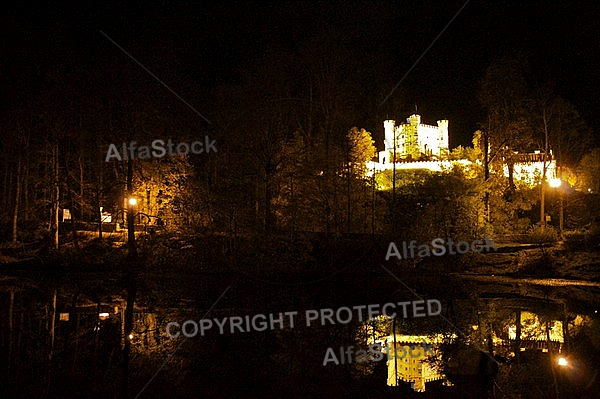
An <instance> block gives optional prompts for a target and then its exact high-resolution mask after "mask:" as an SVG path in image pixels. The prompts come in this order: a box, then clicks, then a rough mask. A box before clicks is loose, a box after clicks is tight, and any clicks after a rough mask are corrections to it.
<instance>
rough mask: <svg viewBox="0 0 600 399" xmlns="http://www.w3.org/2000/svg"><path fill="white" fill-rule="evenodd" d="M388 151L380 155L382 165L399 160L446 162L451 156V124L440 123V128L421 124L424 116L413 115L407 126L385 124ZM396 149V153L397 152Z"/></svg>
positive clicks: (403, 124) (393, 123) (389, 122)
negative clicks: (440, 160) (442, 160)
mask: <svg viewBox="0 0 600 399" xmlns="http://www.w3.org/2000/svg"><path fill="white" fill-rule="evenodd" d="M383 126H384V128H385V140H384V143H385V149H384V150H383V151H380V152H379V163H381V164H387V163H392V162H393V159H394V153H395V155H396V159H397V160H398V159H403V160H409V161H410V160H419V159H421V158H422V157H424V156H426V157H435V158H437V159H446V157H447V156H448V153H449V152H448V121H447V120H446V119H443V120H439V121H437V126H433V125H426V124H423V123H421V115H417V114H413V115H411V116H409V117H408V118H407V119H406V123H402V124H399V125H396V121H394V120H391V119H390V120H386V121H384V122H383ZM394 147H395V150H394Z"/></svg>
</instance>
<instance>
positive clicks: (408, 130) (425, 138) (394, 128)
mask: <svg viewBox="0 0 600 399" xmlns="http://www.w3.org/2000/svg"><path fill="white" fill-rule="evenodd" d="M383 126H384V131H385V138H384V145H385V149H384V150H383V151H380V152H379V159H378V161H377V162H374V161H368V162H367V164H366V176H368V177H370V176H372V175H373V173H379V172H383V171H385V170H392V169H395V170H396V173H402V171H403V170H414V169H426V170H429V171H432V172H442V171H445V170H451V169H452V167H453V165H456V164H458V165H460V166H461V167H463V168H465V169H467V168H468V167H469V165H471V162H470V161H469V160H467V159H461V160H455V161H450V159H449V148H448V120H446V119H442V120H438V121H437V126H433V125H426V124H423V123H421V116H420V115H417V114H413V115H411V116H410V117H408V118H407V120H406V123H402V124H399V125H396V121H394V120H386V121H384V122H383ZM394 157H395V160H396V163H395V164H394ZM503 161H504V165H503V173H504V176H506V177H508V175H509V170H508V165H507V162H506V161H507V160H506V159H503ZM511 162H512V165H513V180H514V181H515V182H519V181H521V182H523V183H525V184H527V185H529V186H534V185H536V184H538V183H539V182H540V180H541V176H542V175H543V167H544V156H543V154H541V153H540V151H535V152H534V153H522V154H521V153H518V152H515V153H514V155H513V156H512V158H511ZM545 162H546V180H548V181H549V180H551V179H554V178H556V161H555V160H554V159H553V156H552V151H550V154H549V155H548V157H547V158H546V160H545ZM492 169H493V167H492Z"/></svg>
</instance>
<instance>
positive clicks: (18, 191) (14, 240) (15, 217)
mask: <svg viewBox="0 0 600 399" xmlns="http://www.w3.org/2000/svg"><path fill="white" fill-rule="evenodd" d="M20 197H21V156H20V155H19V159H18V161H17V189H16V192H15V208H14V212H13V225H12V243H13V245H16V244H17V235H18V234H17V233H18V229H17V224H18V221H19V202H20V199H21V198H20Z"/></svg>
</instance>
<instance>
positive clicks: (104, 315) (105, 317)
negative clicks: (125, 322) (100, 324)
mask: <svg viewBox="0 0 600 399" xmlns="http://www.w3.org/2000/svg"><path fill="white" fill-rule="evenodd" d="M98 316H99V317H100V320H104V319H107V318H108V316H109V314H108V313H106V312H102V313H100V314H98Z"/></svg>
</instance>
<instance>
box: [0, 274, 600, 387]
mask: <svg viewBox="0 0 600 399" xmlns="http://www.w3.org/2000/svg"><path fill="white" fill-rule="evenodd" d="M78 284H79V285H78ZM86 284H90V287H92V288H90V289H88V290H85V289H82V288H81V286H82V285H84V284H83V283H81V282H79V281H78V282H77V283H76V284H70V283H63V284H62V285H59V284H55V285H52V286H50V285H49V286H48V287H46V286H44V285H40V286H41V287H42V288H40V286H34V285H27V284H26V283H25V279H13V280H8V279H5V280H4V285H0V318H1V321H2V324H0V329H1V331H0V356H1V359H0V360H2V362H3V363H2V364H3V365H4V369H3V372H2V374H0V397H43V396H44V395H45V394H46V392H47V391H48V392H49V393H50V395H49V396H50V397H52V394H54V397H84V396H85V395H84V396H81V395H80V396H78V395H79V394H80V393H81V392H87V391H86V390H90V391H92V392H91V393H90V395H89V396H87V397H115V396H114V394H115V392H117V389H119V390H120V389H121V388H120V387H122V384H123V381H122V380H123V377H122V364H123V361H124V359H123V348H124V343H125V342H126V341H130V342H131V354H132V356H131V374H132V376H133V377H132V381H131V391H134V390H137V392H139V390H140V389H141V388H142V387H144V386H145V385H146V384H147V383H148V381H150V379H151V378H152V377H153V375H154V374H156V372H157V370H160V373H159V374H158V376H157V377H156V378H155V379H154V380H153V381H152V385H151V386H150V388H149V389H147V390H146V391H145V392H144V395H143V396H142V397H148V398H152V397H159V396H161V395H162V397H169V395H171V396H170V397H177V395H175V394H173V392H177V393H179V392H190V391H193V392H195V393H208V395H207V397H248V396H244V395H243V393H242V394H240V392H243V389H252V390H254V391H255V392H261V393H262V392H264V395H262V396H260V395H259V396H260V397H281V396H277V395H279V394H280V392H283V390H284V389H285V387H286V386H289V384H292V383H294V382H296V381H302V382H303V384H304V385H308V384H309V381H313V380H317V381H321V382H327V381H333V382H332V384H331V386H332V387H335V388H336V389H339V388H338V387H339V386H343V381H345V380H344V379H343V378H346V377H345V376H346V375H345V374H344V373H346V372H348V370H351V372H352V373H353V376H355V377H356V380H357V381H366V383H365V385H366V386H369V387H370V388H369V389H377V388H380V387H383V389H387V390H391V391H394V392H395V391H397V392H406V391H412V392H411V393H410V395H416V393H415V392H419V391H420V392H423V395H425V396H424V397H436V398H444V397H450V396H449V395H454V396H452V397H461V398H464V397H485V396H484V395H486V394H487V392H489V389H490V387H493V389H495V390H496V393H497V397H498V398H501V397H511V396H510V395H512V396H513V397H516V396H517V395H518V394H520V393H522V392H527V391H528V390H529V391H530V392H533V391H534V390H536V392H538V393H534V394H530V395H528V396H527V395H524V396H523V397H530V398H537V397H540V398H543V397H555V396H556V395H555V392H556V390H559V391H560V392H566V391H568V390H569V389H574V388H575V389H576V388H577V387H578V386H579V387H582V389H584V388H585V387H587V386H589V384H591V383H595V382H594V380H593V378H594V377H593V373H594V372H595V367H597V366H596V365H595V363H593V362H591V361H589V359H592V358H593V356H594V355H595V353H596V352H594V350H595V349H594V343H595V342H598V340H595V339H596V337H600V328H599V325H598V322H597V316H594V313H593V309H591V308H586V307H585V306H583V307H581V306H580V307H577V306H574V305H572V304H571V303H568V302H566V301H565V302H562V301H548V300H541V299H539V300H538V299H536V300H532V299H531V298H528V299H526V300H525V299H518V298H502V299H497V298H494V299H493V300H490V299H486V300H481V299H479V300H467V299H456V298H440V300H441V301H442V302H443V305H444V310H445V312H444V313H443V315H444V317H445V318H446V319H447V320H450V321H451V322H452V323H454V324H455V326H453V325H450V323H449V322H448V321H447V320H445V319H444V318H442V317H423V318H420V319H398V320H390V319H387V318H386V317H384V316H379V317H377V318H374V319H372V320H369V321H368V322H366V323H362V324H358V321H357V324H356V325H351V324H348V325H341V324H340V325H335V326H334V325H331V326H324V327H323V328H317V327H313V326H311V327H306V326H303V327H304V328H302V327H301V326H297V328H294V329H289V330H286V329H282V330H278V331H266V332H252V333H248V334H227V335H220V334H218V331H217V332H215V333H214V334H212V335H211V334H207V336H205V337H202V338H195V339H189V340H187V342H185V344H184V345H183V346H182V349H181V350H180V351H176V349H177V348H178V346H179V345H180V343H182V341H183V340H174V339H170V338H168V337H167V335H166V328H165V327H166V325H167V323H168V322H170V321H173V320H187V319H189V318H190V316H191V315H195V314H200V315H202V314H204V313H205V312H206V310H207V309H209V307H210V305H211V302H210V301H213V302H214V298H217V297H218V295H219V293H220V292H222V291H219V292H216V293H214V294H212V293H211V295H207V297H210V298H208V299H209V300H207V301H206V303H203V304H201V305H197V304H196V303H195V302H193V301H192V300H191V299H188V298H189V297H186V298H185V299H184V297H180V298H178V300H177V302H176V303H174V304H173V303H170V304H169V306H159V305H156V304H157V303H158V302H157V301H156V300H155V299H154V298H153V299H152V300H148V296H142V298H143V299H144V300H143V301H141V302H140V303H139V304H138V305H137V306H136V309H135V313H134V315H133V329H132V332H131V336H130V337H129V340H127V339H126V338H127V337H125V331H126V329H125V312H124V309H125V308H126V300H125V298H126V296H125V295H124V294H125V293H126V290H125V289H124V288H114V289H113V288H112V287H110V288H107V289H106V290H105V291H104V292H102V295H97V296H94V295H93V294H89V293H90V292H92V293H94V292H96V291H97V288H96V286H95V285H93V284H92V283H90V282H86ZM111 290H112V291H111ZM206 290H207V287H203V291H202V292H205V291H206ZM55 291H57V292H58V295H57V300H56V306H54V304H53V299H54V292H55ZM215 291H216V290H215ZM86 294H87V295H86ZM165 297H166V298H170V296H168V295H167V296H165ZM436 297H437V296H436ZM292 299H293V300H294V301H296V298H292ZM238 302H239V303H243V301H242V300H241V299H240V300H239V301H238ZM238 302H235V303H238ZM223 303H224V304H225V302H223ZM163 304H164V302H163ZM255 305H256V304H255V303H251V305H249V306H248V308H245V309H240V308H239V307H232V306H230V304H229V303H228V304H227V305H226V306H225V305H223V306H217V307H215V308H214V309H212V311H211V316H213V317H215V318H219V319H223V318H224V317H232V316H239V315H240V314H247V313H249V312H256V313H269V312H274V311H277V312H279V311H281V310H290V309H295V310H302V309H311V308H317V307H322V305H323V304H322V303H320V302H317V301H314V302H309V301H308V300H307V301H306V302H304V303H302V304H300V305H298V306H296V307H295V308H292V306H283V305H280V304H277V305H276V307H274V308H268V307H265V308H260V307H258V306H255ZM448 309H450V311H449V310H448ZM590 309H591V310H590ZM586 311H587V313H586ZM54 313H55V317H54V318H53V314H54ZM53 319H54V320H55V323H54V328H52V320H53ZM213 332H214V331H213ZM344 334H347V335H344ZM345 337H346V338H348V339H350V340H352V339H353V340H354V342H348V340H344V339H345ZM374 344H377V345H379V346H378V348H379V349H378V350H379V351H380V352H381V355H382V357H381V360H380V361H376V360H375V359H371V360H370V361H367V362H363V363H357V362H353V363H352V364H346V365H344V366H343V367H342V366H340V367H326V368H325V367H323V366H322V362H323V354H324V353H325V349H324V348H327V347H336V348H337V347H340V346H344V347H349V346H351V345H354V346H355V348H361V349H367V348H369V347H370V346H371V345H374ZM231 347H238V348H242V350H241V351H240V352H239V353H240V356H239V357H236V358H235V361H234V360H232V358H231V357H224V356H223V354H224V353H229V352H227V351H226V352H224V351H223V349H224V348H231ZM50 353H52V357H51V358H50V362H49V361H48V359H49V355H50ZM228 356H229V355H228ZM584 360H585V361H584ZM586 362H587V363H586ZM240 370H242V371H240ZM321 375H323V376H324V377H323V378H322V379H321V380H318V378H319V377H320V376H321ZM340 375H341V376H342V377H340ZM38 376H39V378H38V380H39V382H40V383H39V384H32V383H31V381H33V380H34V378H36V377H38ZM302 378H304V379H303V380H302ZM336 378H337V379H336ZM199 379H200V380H201V381H202V384H198V386H197V387H195V386H191V387H190V382H191V381H197V380H199ZM255 381H259V383H256V382H255ZM340 381H342V382H340ZM209 383H212V384H213V385H211V384H209ZM252 384H254V385H252ZM303 384H300V383H298V385H303ZM215 385H216V387H215V388H213V386H215ZM259 385H260V386H259ZM322 386H323V384H322V385H321V388H319V389H323V388H322ZM247 387H251V388H247ZM573 387H574V388H573ZM177 389H180V391H176V390H177ZM227 389H229V390H228V391H225V390H227ZM349 389H350V388H349ZM500 390H502V392H504V396H502V395H501V394H500ZM466 391H471V392H478V393H477V394H474V395H471V396H466V395H465V396H460V394H457V392H459V393H460V392H466ZM137 392H135V393H134V395H133V396H135V394H136V393H137ZM5 393H9V394H8V395H6V394H5ZM119 393H120V392H119ZM479 394H480V396H477V395H479ZM69 395H70V396H69ZM95 395H96V396H95ZM102 395H104V396H102ZM111 395H112V396H111ZM340 395H341V394H340ZM399 395H400V393H399ZM410 395H405V396H408V397H410ZM426 395H432V396H426ZM456 395H458V396H456ZM536 395H537V396H536ZM316 396H317V394H316V392H311V393H310V394H307V395H306V397H316ZM327 397H341V396H335V395H334V396H327ZM561 397H563V396H561ZM582 398H583V396H582Z"/></svg>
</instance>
